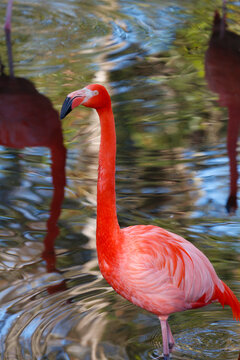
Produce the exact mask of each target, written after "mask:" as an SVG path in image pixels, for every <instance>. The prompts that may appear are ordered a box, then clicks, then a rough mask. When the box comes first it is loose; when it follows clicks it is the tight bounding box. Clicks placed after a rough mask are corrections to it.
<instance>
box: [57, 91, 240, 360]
mask: <svg viewBox="0 0 240 360" xmlns="http://www.w3.org/2000/svg"><path fill="white" fill-rule="evenodd" d="M78 105H84V106H86V107H91V108H95V109H96V110H97V113H98V115H99V118H100V123H101V144H100V151H99V170H98V183H97V234H96V236H97V253H98V261H99V267H100V270H101V273H102V275H103V276H104V278H105V279H106V280H107V282H108V283H109V284H110V285H111V286H112V287H113V289H114V290H115V291H116V292H117V293H119V294H120V295H122V296H123V297H124V298H126V299H127V300H129V301H131V302H132V303H133V304H135V305H138V306H140V307H142V308H144V309H146V310H148V311H150V312H152V313H154V314H156V315H157V316H158V317H159V319H160V323H161V329H162V339H163V354H164V359H169V353H170V351H171V350H172V347H173V345H174V340H173V336H172V333H171V330H170V326H169V324H168V322H167V319H168V317H169V315H170V314H172V313H174V312H177V311H183V310H187V309H194V308H198V307H202V306H205V305H207V304H210V303H211V302H213V301H219V302H220V303H221V304H222V306H224V305H225V304H227V305H230V306H231V308H232V312H233V317H234V318H235V319H236V320H240V303H239V302H238V300H237V298H236V296H235V295H234V294H233V292H232V291H231V290H230V289H229V287H228V286H227V285H226V284H225V283H224V282H222V281H221V280H220V279H219V278H218V276H217V274H216V272H215V270H214V268H213V266H212V265H211V263H210V261H209V260H208V259H207V257H206V256H205V255H204V254H203V253H202V252H201V251H200V250H198V249H197V248H196V247H195V246H193V245H192V244H191V243H190V242H188V241H187V240H185V239H184V238H182V237H181V236H178V235H176V234H173V233H171V232H169V231H167V230H164V229H162V228H160V227H158V226H151V225H147V226H145V225H137V226H130V227H127V228H124V229H120V227H119V224H118V220H117V213H116V196H115V156H116V135H115V124H114V117H113V112H112V107H111V99H110V96H109V94H108V92H107V90H106V89H105V88H104V87H103V86H101V85H98V84H95V85H88V86H87V87H85V88H83V89H82V90H77V91H74V92H72V93H70V94H69V95H68V96H67V98H66V99H65V101H64V103H63V106H62V110H61V118H64V117H65V116H66V114H68V113H69V112H70V111H71V110H72V109H73V108H75V107H76V106H78Z"/></svg>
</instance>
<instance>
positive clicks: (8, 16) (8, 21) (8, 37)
mask: <svg viewBox="0 0 240 360" xmlns="http://www.w3.org/2000/svg"><path fill="white" fill-rule="evenodd" d="M12 3H13V0H8V4H7V11H6V20H5V25H4V30H5V35H6V44H7V51H8V64H9V72H10V76H12V77H13V76H14V73H13V59H12V45H11V17H12Z"/></svg>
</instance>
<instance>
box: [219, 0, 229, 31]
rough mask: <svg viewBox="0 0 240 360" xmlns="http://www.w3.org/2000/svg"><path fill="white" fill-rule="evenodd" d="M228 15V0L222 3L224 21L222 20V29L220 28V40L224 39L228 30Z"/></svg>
mask: <svg viewBox="0 0 240 360" xmlns="http://www.w3.org/2000/svg"><path fill="white" fill-rule="evenodd" d="M226 15H227V5H226V0H223V2H222V19H221V27H220V38H223V36H224V33H225V28H226Z"/></svg>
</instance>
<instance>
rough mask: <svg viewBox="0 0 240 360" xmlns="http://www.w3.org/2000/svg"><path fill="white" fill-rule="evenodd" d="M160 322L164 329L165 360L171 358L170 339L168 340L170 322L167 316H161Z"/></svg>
mask: <svg viewBox="0 0 240 360" xmlns="http://www.w3.org/2000/svg"><path fill="white" fill-rule="evenodd" d="M159 320H160V324H161V329H162V342H163V357H164V360H169V341H168V323H167V318H165V319H163V318H160V317H159Z"/></svg>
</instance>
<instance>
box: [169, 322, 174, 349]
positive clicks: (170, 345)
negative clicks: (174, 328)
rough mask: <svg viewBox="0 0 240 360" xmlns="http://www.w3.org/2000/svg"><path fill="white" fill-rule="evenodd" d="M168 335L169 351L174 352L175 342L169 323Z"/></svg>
mask: <svg viewBox="0 0 240 360" xmlns="http://www.w3.org/2000/svg"><path fill="white" fill-rule="evenodd" d="M167 333H168V346H169V351H170V352H172V349H173V347H174V344H175V341H174V338H173V335H172V332H171V329H170V326H169V323H168V322H167Z"/></svg>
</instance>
